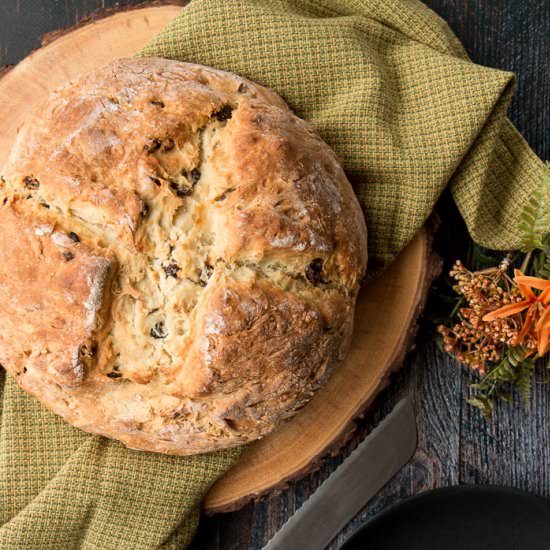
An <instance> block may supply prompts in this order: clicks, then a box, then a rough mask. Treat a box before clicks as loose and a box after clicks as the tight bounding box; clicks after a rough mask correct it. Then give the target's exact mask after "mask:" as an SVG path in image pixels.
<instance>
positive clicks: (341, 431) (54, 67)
mask: <svg viewBox="0 0 550 550" xmlns="http://www.w3.org/2000/svg"><path fill="white" fill-rule="evenodd" d="M184 3H185V2H180V3H178V5H174V3H169V5H167V3H166V2H160V3H154V4H152V5H147V6H145V7H142V6H140V7H137V8H136V7H134V8H132V9H123V10H120V9H119V10H109V11H104V12H100V13H97V14H95V15H94V16H93V17H91V18H88V19H87V20H85V21H84V22H81V23H78V24H77V25H76V26H75V27H73V28H71V29H68V30H61V31H55V32H52V33H49V34H48V35H47V36H46V37H45V38H44V40H43V46H42V47H41V48H39V49H37V50H35V51H34V52H32V53H31V54H30V55H29V56H28V57H26V58H25V59H24V60H23V61H21V62H20V63H19V64H18V65H17V66H15V67H13V68H11V70H9V71H4V72H3V73H1V74H0V76H2V78H1V80H0V99H1V101H0V117H1V119H2V120H3V121H4V124H3V125H2V126H1V127H0V165H2V164H3V163H4V161H5V159H6V156H7V154H8V152H9V150H10V147H11V144H12V143H13V140H14V137H15V135H16V132H17V129H18V127H19V126H20V125H21V124H22V123H23V122H24V121H25V120H28V119H29V118H30V117H32V116H33V114H34V112H35V111H36V110H37V109H38V108H39V106H40V103H41V102H42V101H43V100H44V98H45V97H46V95H47V93H48V92H49V91H51V90H53V89H54V88H56V87H57V86H59V85H60V84H62V83H63V82H66V81H67V80H69V79H71V78H74V77H76V76H78V75H80V74H82V73H84V72H87V71H89V70H91V69H94V68H95V67H97V66H99V65H103V64H105V63H108V62H110V61H112V60H114V59H117V58H121V57H128V56H131V55H132V54H134V53H135V52H136V51H138V50H139V49H140V48H141V47H142V46H143V45H145V44H146V43H147V42H148V41H149V40H150V39H151V38H153V36H155V34H157V33H158V32H159V31H160V30H161V29H162V27H163V26H164V25H166V24H167V23H168V22H169V21H170V20H172V19H173V18H174V17H175V16H177V15H178V14H179V13H180V10H181V9H182V7H181V5H182V4H184ZM430 250H431V239H430V236H429V232H428V231H426V230H422V231H421V232H420V233H419V234H418V235H417V236H416V237H415V238H414V239H413V241H412V242H411V243H410V244H409V246H408V247H407V248H406V249H405V250H404V251H403V253H402V254H401V255H400V257H399V258H398V260H397V261H396V262H395V263H394V264H393V265H392V266H391V267H390V269H389V270H387V271H386V273H385V274H384V276H383V277H382V278H380V279H378V280H376V281H374V282H373V283H371V284H369V285H367V286H366V287H365V288H364V289H363V290H362V291H361V293H360V296H359V299H358V303H357V313H356V323H355V334H354V339H353V343H352V349H351V351H350V353H349V355H348V358H347V359H346V361H345V362H344V364H343V365H342V366H341V367H340V368H339V369H338V371H337V372H336V373H335V374H334V375H333V377H332V378H331V379H330V381H329V383H328V384H327V385H326V387H324V388H323V389H322V390H320V391H319V392H318V394H317V395H316V396H315V397H314V399H313V400H312V402H311V403H310V404H309V405H308V406H307V407H305V409H304V410H303V411H301V412H300V413H299V414H298V415H297V416H296V417H294V418H293V419H292V420H290V421H289V422H287V423H286V424H285V425H284V426H283V427H282V428H280V429H279V430H277V431H276V432H275V433H273V434H271V435H269V436H268V437H266V438H264V439H263V440H261V441H258V442H255V443H253V444H252V445H250V446H249V447H248V448H247V450H246V451H245V455H244V457H243V459H242V460H241V461H240V462H239V463H238V464H237V466H236V467H234V468H233V469H232V470H231V471H229V472H228V473H227V474H226V475H225V476H224V477H223V478H222V479H221V480H219V481H218V482H217V483H216V484H215V485H214V486H213V487H212V489H211V491H210V492H209V494H208V496H207V498H206V500H205V503H204V508H205V511H206V512H207V513H208V514H213V513H216V512H222V511H230V510H236V509H238V508H240V507H242V506H243V505H244V504H246V503H247V502H249V501H250V500H251V499H256V498H258V497H260V496H262V495H266V494H269V493H272V492H273V491H280V490H282V489H283V488H284V487H285V486H286V485H287V484H288V482H290V481H292V480H296V479H299V478H300V477H302V476H304V475H305V474H306V473H308V472H311V471H313V470H315V469H316V468H318V467H319V466H320V464H321V462H322V460H323V459H324V458H325V457H327V456H329V455H334V454H336V453H337V452H338V451H339V450H340V448H341V447H342V446H343V445H344V444H345V443H346V442H347V441H349V439H350V438H351V437H352V434H353V431H354V429H355V423H354V419H356V418H357V417H358V416H359V415H361V414H363V413H364V412H365V409H366V407H367V406H368V405H369V404H370V403H371V401H372V400H373V399H374V397H375V396H376V394H377V393H378V392H379V391H380V390H381V389H382V388H383V387H384V386H385V385H386V384H387V382H388V377H389V374H390V373H391V372H392V371H394V370H396V369H397V368H398V367H399V366H400V365H401V364H402V362H403V360H404V358H405V354H406V352H407V351H408V350H409V349H410V347H411V345H412V343H413V341H414V336H415V333H416V328H415V327H416V320H417V318H418V315H419V314H420V312H421V310H422V308H423V305H424V304H425V301H426V296H427V293H428V289H429V286H430V283H431V282H432V280H433V278H434V277H435V276H436V275H437V273H438V270H439V262H438V260H437V259H436V258H435V257H434V256H433V255H432V254H431V251H430Z"/></svg>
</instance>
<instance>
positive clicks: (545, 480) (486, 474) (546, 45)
mask: <svg viewBox="0 0 550 550" xmlns="http://www.w3.org/2000/svg"><path fill="white" fill-rule="evenodd" d="M220 1H222V0H220ZM139 3H140V1H139V0H133V1H125V2H113V1H110V0H2V1H1V3H0V22H1V25H0V65H3V64H13V63H17V62H18V61H19V60H20V59H22V58H23V57H24V56H25V55H27V54H28V53H29V51H31V50H32V49H33V48H35V47H37V46H38V39H39V36H40V35H42V34H44V33H46V32H48V31H51V30H54V29H57V28H60V27H68V26H71V25H72V24H74V23H75V22H76V21H78V20H79V19H80V18H82V17H84V16H87V15H89V14H91V13H92V12H93V11H94V10H97V9H102V8H107V7H112V6H117V5H127V4H128V5H129V4H139ZM427 4H428V5H430V6H431V7H432V8H433V9H434V10H435V11H437V12H438V13H439V14H440V15H441V16H442V17H443V18H444V19H446V20H447V21H448V22H449V23H450V25H451V27H452V28H453V29H454V31H455V32H456V34H457V35H458V36H459V37H460V39H461V40H462V41H463V43H464V45H465V46H466V49H467V50H468V52H469V53H470V55H471V57H472V59H473V60H474V61H476V62H478V63H481V64H484V65H489V66H492V67H499V68H502V69H506V70H511V71H514V72H516V73H517V75H518V90H517V93H516V96H515V99H514V102H513V104H512V108H511V111H510V117H511V118H512V120H513V122H514V123H515V124H516V126H517V127H518V128H519V130H520V131H521V132H522V134H523V135H524V136H525V137H526V138H527V141H528V142H529V143H530V145H531V146H532V148H533V149H534V150H535V152H536V153H538V154H539V155H540V156H541V157H542V158H543V159H550V63H549V59H550V0H427ZM440 209H441V210H443V211H444V212H445V215H444V216H443V219H444V222H443V224H442V226H441V229H440V231H439V235H438V238H437V242H436V249H438V250H439V252H440V253H441V254H442V255H444V257H445V260H446V263H447V264H448V265H449V264H450V263H452V261H453V260H454V259H456V258H457V257H461V258H463V259H464V260H466V261H467V260H468V258H469V248H470V247H469V245H470V240H469V237H468V236H467V234H466V232H465V229H464V227H463V225H462V223H461V221H460V219H459V217H458V216H457V214H456V211H455V209H454V207H453V205H452V204H451V203H450V201H449V199H448V198H444V199H443V200H442V201H441V204H440ZM428 307H430V306H428ZM471 379H472V377H471V375H470V374H469V373H468V372H466V371H465V370H464V369H462V368H460V367H459V366H458V365H457V364H455V363H454V362H453V361H452V360H450V359H449V358H448V357H446V356H445V355H444V354H443V353H441V352H440V351H439V350H438V349H437V347H436V345H435V344H434V342H433V340H432V337H431V333H430V330H429V324H428V323H427V322H426V323H424V326H423V328H421V331H420V333H419V337H418V339H417V346H416V350H415V351H413V352H411V353H410V355H409V357H408V359H407V361H406V364H405V365H404V367H403V368H402V370H401V371H400V372H399V373H398V374H397V375H395V376H394V377H393V379H392V383H391V385H390V387H389V388H388V389H387V390H386V391H384V392H383V393H382V394H381V395H380V396H379V397H378V398H377V400H376V402H375V403H374V405H373V406H372V407H371V409H370V410H369V413H368V415H367V418H366V419H365V420H362V421H360V422H359V429H358V431H357V434H356V437H355V438H354V440H353V441H352V442H351V443H350V444H349V445H348V446H347V447H346V449H344V450H343V451H342V452H341V453H340V455H339V456H337V457H335V458H330V459H328V460H327V461H326V462H325V463H324V465H323V466H322V468H321V469H320V470H319V471H318V472H315V473H313V474H311V475H309V476H307V477H306V478H305V479H303V480H301V481H299V482H297V483H294V484H292V485H291V486H290V487H289V488H288V489H287V490H286V491H284V492H283V493H282V494H280V495H276V496H272V497H271V498H269V499H267V500H264V501H261V502H257V503H255V504H250V505H248V506H246V507H245V508H244V509H242V510H241V511H239V512H235V513H232V514H223V515H219V516H216V517H213V518H205V519H203V521H202V522H201V525H200V528H199V531H198V533H197V536H196V539H195V542H194V543H193V548H194V549H199V548H200V549H202V548H204V549H211V550H214V549H216V550H218V549H219V550H221V549H230V548H231V549H239V550H240V549H254V550H256V549H260V548H261V547H262V546H263V545H264V544H265V543H266V541H267V540H268V539H269V538H270V537H271V536H272V535H273V533H275V531H276V530H277V529H278V528H279V527H280V526H281V525H282V524H283V523H284V522H285V520H286V519H287V518H288V517H289V516H290V515H291V514H292V513H293V512H294V511H295V510H296V509H297V508H298V507H299V506H300V505H301V504H302V502H304V500H305V499H306V498H307V497H308V496H309V495H310V494H311V493H312V492H313V491H314V490H315V489H316V487H318V485H319V484H320V483H321V482H322V481H323V480H324V479H325V478H326V477H327V476H328V475H329V474H330V473H331V472H332V471H333V470H334V469H335V468H336V467H337V466H338V464H339V463H340V462H341V461H342V459H343V458H344V457H345V456H346V455H347V454H348V453H349V450H350V449H351V448H353V446H354V445H355V444H356V443H357V441H358V440H359V439H361V438H362V437H364V435H365V434H366V433H367V432H368V431H369V430H370V429H371V427H372V426H374V425H375V424H376V423H377V422H378V421H379V420H380V419H381V418H383V417H384V416H385V415H386V414H387V413H388V412H389V411H390V410H391V408H392V406H393V405H394V404H395V403H396V401H397V400H398V399H400V398H401V397H402V396H404V395H412V396H414V399H415V407H416V414H417V421H418V428H419V445H418V450H417V452H416V455H415V456H414V458H413V460H412V461H411V462H410V463H409V464H408V465H407V466H406V467H405V468H404V469H403V470H402V471H401V472H400V473H399V474H398V475H397V477H396V478H394V479H393V480H392V481H391V482H390V483H389V484H388V485H387V486H386V487H385V488H384V489H383V490H382V491H381V492H380V493H379V494H378V495H377V496H376V498H374V499H373V500H372V501H371V502H370V503H369V505H368V506H367V507H366V508H365V509H364V510H363V512H362V513H361V514H360V515H358V516H357V517H356V518H355V519H354V521H353V522H351V523H350V524H349V525H348V526H347V527H346V529H344V530H343V531H342V533H341V534H340V535H339V537H338V539H337V540H336V541H334V543H333V545H332V546H331V549H336V548H338V547H339V545H340V544H341V543H342V542H343V541H344V540H345V539H347V538H348V537H349V536H350V534H351V533H352V532H353V531H354V530H355V529H356V528H357V527H358V526H359V525H361V524H362V523H363V522H364V521H365V520H366V519H368V518H370V517H371V516H373V515H374V514H376V513H378V512H380V511H381V510H383V509H384V508H386V507H387V506H390V505H391V504H394V503H396V502H398V501H399V500H401V499H404V498H406V497H408V496H410V495H413V494H416V493H419V492H422V491H426V490H428V489H432V488H435V487H441V486H445V485H455V484H459V483H460V484H463V483H464V484H480V483H488V484H496V485H506V486H511V487H518V488H521V489H525V490H529V491H532V492H534V493H537V494H540V495H544V496H548V497H550V388H549V386H548V385H544V384H536V385H535V388H534V392H533V399H532V402H531V406H530V410H523V409H521V408H511V407H509V406H498V407H497V410H496V414H495V417H494V421H493V422H492V423H490V424H488V423H486V422H485V421H484V420H483V418H482V417H481V415H480V414H479V413H478V412H477V411H476V410H473V409H471V408H470V407H469V406H468V405H467V404H466V403H465V400H466V398H467V396H468V382H469V381H470V380H471Z"/></svg>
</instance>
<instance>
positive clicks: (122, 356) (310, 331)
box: [0, 59, 366, 454]
mask: <svg viewBox="0 0 550 550" xmlns="http://www.w3.org/2000/svg"><path fill="white" fill-rule="evenodd" d="M0 205H1V206H0V212H1V211H2V210H4V209H5V210H6V211H9V213H10V216H15V218H14V219H20V220H23V222H21V223H23V224H24V226H25V227H26V229H25V232H26V234H28V235H29V239H30V241H29V244H28V246H29V247H30V248H33V249H34V248H36V247H39V248H40V250H42V256H41V257H44V258H45V260H44V261H47V262H50V263H51V264H52V265H55V266H58V267H56V269H57V272H58V273H59V277H58V279H56V280H55V281H54V280H52V279H49V280H45V281H42V282H40V283H38V282H37V283H35V285H37V286H36V291H37V292H36V295H35V294H33V297H32V299H33V300H34V302H32V303H33V304H34V303H35V302H36V307H39V308H42V319H43V321H42V325H43V326H38V324H39V323H38V321H33V323H31V325H32V326H30V330H31V331H34V333H33V334H34V340H35V342H36V346H37V351H36V352H33V353H34V355H36V354H38V356H39V357H40V360H39V361H34V362H32V364H28V365H27V364H26V363H25V361H26V359H25V357H27V356H26V355H25V353H23V351H24V350H21V349H19V348H18V347H17V343H14V342H15V340H14V339H13V335H14V334H15V329H14V319H15V318H16V317H17V316H18V315H20V314H21V311H22V310H21V307H22V306H18V307H19V309H17V312H16V310H14V312H13V313H12V317H11V319H10V318H5V319H3V320H2V319H0V329H2V330H1V331H0V360H1V361H2V363H4V364H5V366H6V368H7V369H8V370H10V372H12V374H14V375H16V378H17V381H18V383H19V384H20V385H21V386H22V387H23V388H24V389H25V390H27V391H28V392H30V393H32V394H34V395H36V396H38V397H39V398H40V399H41V400H42V401H43V402H44V403H45V404H46V405H47V406H48V407H50V408H51V409H52V410H54V411H55V412H57V413H58V414H61V415H62V416H64V417H65V418H66V419H67V420H68V421H69V422H71V423H73V424H74V425H76V426H78V427H81V428H82V429H85V430H88V431H91V432H94V433H100V434H103V435H107V436H109V437H115V438H117V439H119V440H121V441H122V442H124V443H125V444H126V445H128V446H130V447H132V448H139V449H144V450H152V451H158V452H166V453H173V454H191V453H196V452H204V451H208V450H213V449H217V448H225V447H229V446H233V445H238V444H240V443H243V442H246V441H251V440H253V439H257V438H258V437H261V436H263V435H265V434H266V433H268V432H269V431H271V430H272V429H274V428H275V427H276V426H277V425H278V424H279V423H280V422H281V421H283V420H284V419H285V418H288V417H290V416H292V415H293V414H294V413H295V412H296V411H297V410H299V409H300V408H301V407H303V406H304V405H305V403H307V401H308V400H309V399H310V398H311V396H312V395H313V393H314V392H315V390H316V389H317V388H318V387H319V386H320V385H321V384H322V383H323V382H324V381H325V380H326V379H327V377H328V376H329V375H330V373H331V372H332V371H333V370H334V368H335V367H336V366H337V365H338V364H339V363H340V362H341V361H342V359H343V357H344V356H345V353H346V350H347V348H348V346H349V340H350V337H351V331H352V322H353V309H354V304H355V298H356V295H357V291H358V288H359V282H360V280H361V278H362V276H363V274H364V271H365V267H366V229H365V225H364V220H363V217H362V214H361V211H360V208H359V206H358V204H357V201H356V199H355V197H354V195H353V191H352V189H351V186H350V185H349V183H348V181H347V179H346V177H345V175H344V173H343V171H342V169H341V167H340V165H339V163H338V161H337V159H336V157H335V155H334V153H333V152H332V151H331V150H330V149H329V148H328V146H326V145H325V144H324V143H323V142H322V141H321V139H320V138H319V137H318V135H317V134H316V132H315V131H314V130H313V129H312V128H311V127H310V126H309V125H308V124H307V123H305V122H303V121H301V120H300V119H298V118H297V117H295V116H294V115H293V114H292V113H291V112H290V111H289V109H288V107H287V106H286V105H285V104H284V103H283V102H282V100H281V99H280V98H279V97H278V96H276V95H275V94H274V93H273V92H271V91H269V90H267V89H265V88H262V87H261V86H258V85H256V84H254V83H251V82H249V81H246V80H244V79H242V78H240V77H237V76H235V75H231V74H228V73H224V72H222V71H217V70H214V69H210V68H207V67H202V66H199V65H191V64H184V63H178V62H173V61H167V60H160V59H148V60H121V61H118V62H115V63H113V64H111V65H109V66H107V67H104V68H101V69H99V70H98V71H95V72H94V73H92V74H90V75H86V76H84V77H81V78H80V79H79V80H78V81H77V82H74V83H70V84H68V85H66V86H64V87H62V88H61V89H60V90H58V91H56V92H54V94H53V95H52V96H51V97H50V99H49V101H48V103H47V104H46V106H45V109H44V112H43V115H42V116H41V118H39V119H37V120H36V121H34V122H33V124H29V125H27V126H26V127H25V128H24V129H23V130H22V132H21V133H20V135H19V136H18V139H17V141H16V144H15V146H14V149H13V150H12V153H11V155H10V159H9V161H8V163H7V165H6V166H5V168H4V171H3V178H2V180H1V181H0ZM2 231H3V230H2V226H0V240H2V239H4V240H5V239H7V238H8V235H6V234H3V233H2ZM21 246H23V245H21ZM27 256H29V258H27ZM88 258H90V259H88ZM93 258H96V259H95V260H93ZM101 258H104V259H105V260H101ZM109 258H111V260H109ZM23 260H24V261H27V260H28V261H29V262H30V260H31V258H30V253H27V255H26V256H25V257H24V259H23ZM23 260H21V261H23ZM75 261H76V262H85V263H84V264H83V265H87V266H89V267H88V269H89V272H87V273H86V272H84V271H82V270H79V271H77V272H75V271H74V269H72V267H71V266H73V265H75V266H76V263H74V262H75ZM102 261H103V262H104V264H105V265H104V266H103V267H102V264H101V262H102ZM113 262H114V264H113ZM115 264H116V269H113V268H112V267H109V268H108V274H107V271H105V270H106V269H107V267H105V266H107V265H115ZM71 269H72V270H71ZM102 270H103V271H102ZM25 273H26V272H22V273H21V275H20V277H21V279H24V278H25V277H27V275H26V274H25ZM3 278H4V279H7V278H8V273H7V272H6V273H3V272H2V271H0V285H2V284H4V283H5V281H4V280H3ZM78 281H81V282H80V283H78ZM21 282H22V283H23V282H24V281H23V280H22V281H21ZM77 283H78V284H80V285H81V287H82V289H81V287H78V292H77V291H76V290H74V291H73V290H69V289H73V288H76V287H75V285H77V286H78V284H77ZM54 288H56V289H57V288H59V291H57V290H56V292H59V293H61V294H63V293H65V296H66V297H65V300H72V302H73V303H74V304H75V306H74V307H72V309H71V308H69V307H68V306H67V307H65V306H63V307H62V311H61V312H60V311H57V312H56V311H54V308H53V306H51V307H50V305H49V304H47V303H38V302H39V300H40V299H39V298H38V295H39V291H41V290H43V291H44V292H49V291H51V289H54ZM15 292H17V291H15ZM71 292H73V294H71ZM21 303H23V302H21ZM25 303H27V302H25ZM25 307H27V306H25ZM57 309H58V310H59V306H57ZM92 311H93V312H94V314H93V315H92V314H91V312H92ZM21 315H22V314H21ZM71 322H73V323H76V324H77V325H78V323H81V325H82V331H81V332H78V333H76V334H75V335H74V338H73V339H72V344H71V346H72V347H71V349H72V350H73V352H72V354H73V356H74V357H73V359H72V363H71V364H73V365H79V366H80V371H79V372H80V373H81V376H80V377H79V379H78V383H77V384H76V385H75V384H74V383H73V384H70V383H68V382H67V383H65V382H64V381H63V380H64V379H63V378H59V375H58V374H55V373H57V372H58V370H59V367H60V363H59V362H60V360H61V359H60V356H59V357H58V356H57V355H55V353H53V352H51V350H49V347H48V346H49V344H48V342H50V341H52V340H51V339H52V337H53V336H52V335H57V334H60V335H61V336H59V339H60V341H62V340H63V338H65V336H63V335H66V332H64V329H63V327H65V326H68V324H69V323H71ZM56 324H57V325H59V326H60V327H61V328H60V329H59V331H58V332H55V331H54V328H53V327H54V326H57V325H56ZM61 325H62V326H61ZM56 337H58V336H56ZM74 350H76V351H74ZM34 355H33V356H34ZM75 358H76V359H75ZM56 369H57V370H56ZM65 370H66V369H65ZM77 370H78V369H77ZM63 372H65V371H63ZM52 373H53V374H52ZM56 376H57V377H58V378H56ZM65 376H67V375H65ZM67 380H69V379H67ZM69 387H70V388H71V389H69Z"/></svg>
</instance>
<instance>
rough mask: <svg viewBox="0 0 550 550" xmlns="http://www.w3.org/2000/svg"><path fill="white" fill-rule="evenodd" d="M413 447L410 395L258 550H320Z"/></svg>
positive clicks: (408, 455)
mask: <svg viewBox="0 0 550 550" xmlns="http://www.w3.org/2000/svg"><path fill="white" fill-rule="evenodd" d="M415 449H416V422H415V417H414V410H413V406H412V403H411V401H410V399H408V398H406V399H403V400H401V401H400V402H399V403H398V404H397V405H396V406H395V407H394V409H393V411H392V412H391V413H390V414H389V415H388V416H386V418H385V419H384V420H383V421H382V422H381V423H380V424H379V425H378V426H377V427H376V428H375V429H374V430H373V431H372V432H371V433H370V434H369V435H368V436H367V437H366V438H365V439H364V440H363V441H362V442H361V443H360V444H359V445H358V446H357V448H356V449H355V450H354V451H353V452H352V453H351V454H350V455H349V456H348V458H346V460H344V462H342V464H341V465H340V466H338V468H337V469H336V470H335V471H334V472H333V473H332V474H331V475H330V476H329V477H328V478H327V479H326V480H325V481H324V482H323V483H322V484H321V485H320V486H319V488H318V489H317V490H316V491H315V492H314V493H313V495H311V496H310V497H309V499H308V500H306V501H305V502H304V504H303V505H302V506H301V507H300V508H299V509H298V510H297V511H296V513H295V514H294V515H293V516H292V517H291V518H290V519H289V520H288V521H287V522H286V523H285V524H284V525H283V527H282V528H281V529H280V530H279V531H278V532H277V533H276V534H275V536H274V537H273V538H272V539H271V540H270V541H269V542H268V543H267V545H266V546H265V547H264V550H295V549H296V550H323V549H324V548H325V547H326V546H327V545H328V544H329V543H330V541H331V540H332V539H333V538H334V537H335V536H336V535H337V534H338V533H339V532H340V531H341V530H342V528H343V527H345V526H346V524H347V523H348V522H349V521H350V520H351V519H352V518H353V517H355V516H356V515H357V513H358V512H359V511H360V510H361V509H362V508H363V507H364V506H365V505H366V504H367V502H368V501H369V500H370V499H371V498H372V497H373V496H374V495H375V494H376V493H377V492H378V491H379V490H380V489H381V488H382V487H383V486H384V485H385V484H386V483H387V482H388V481H389V480H390V479H391V478H392V477H393V476H394V475H395V474H396V473H397V472H398V471H399V470H400V469H401V468H402V467H403V466H404V465H405V464H406V463H407V462H408V461H409V459H410V458H411V457H412V455H413V454H414V451H415Z"/></svg>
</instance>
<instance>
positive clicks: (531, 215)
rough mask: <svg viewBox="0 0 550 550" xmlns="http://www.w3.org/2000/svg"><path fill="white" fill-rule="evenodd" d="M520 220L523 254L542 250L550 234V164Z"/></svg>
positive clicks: (547, 164) (546, 167) (545, 168)
mask: <svg viewBox="0 0 550 550" xmlns="http://www.w3.org/2000/svg"><path fill="white" fill-rule="evenodd" d="M520 219H521V221H520V224H519V229H520V230H521V232H522V237H521V242H520V249H521V250H522V251H523V252H531V251H532V250H537V249H538V250H542V249H543V248H544V240H545V238H546V237H547V236H548V233H550V163H548V162H547V163H546V165H545V167H544V170H543V174H542V180H541V185H540V187H539V188H538V189H537V190H536V191H535V192H534V194H533V195H532V196H531V198H530V199H529V202H528V203H527V204H526V206H525V207H524V209H523V212H522V213H521V218H520Z"/></svg>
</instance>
